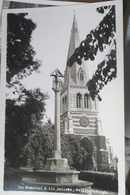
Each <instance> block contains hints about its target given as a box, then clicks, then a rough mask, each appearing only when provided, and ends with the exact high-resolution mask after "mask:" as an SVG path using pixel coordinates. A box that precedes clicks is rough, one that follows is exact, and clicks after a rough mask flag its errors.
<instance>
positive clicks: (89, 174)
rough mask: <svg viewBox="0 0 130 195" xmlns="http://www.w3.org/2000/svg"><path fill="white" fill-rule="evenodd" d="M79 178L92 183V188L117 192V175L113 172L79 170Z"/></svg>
mask: <svg viewBox="0 0 130 195" xmlns="http://www.w3.org/2000/svg"><path fill="white" fill-rule="evenodd" d="M79 179H80V180H85V181H89V182H92V183H93V188H98V189H102V190H109V191H113V192H118V177H117V175H116V174H115V173H104V172H103V173H102V172H93V171H80V174H79Z"/></svg>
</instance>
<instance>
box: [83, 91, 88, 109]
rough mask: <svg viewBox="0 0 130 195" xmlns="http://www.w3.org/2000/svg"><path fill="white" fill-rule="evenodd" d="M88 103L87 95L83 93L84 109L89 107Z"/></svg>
mask: <svg viewBox="0 0 130 195" xmlns="http://www.w3.org/2000/svg"><path fill="white" fill-rule="evenodd" d="M88 101H89V95H88V94H87V93H85V95H84V108H88V107H89V104H88Z"/></svg>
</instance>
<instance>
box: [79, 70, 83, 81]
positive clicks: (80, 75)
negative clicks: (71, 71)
mask: <svg viewBox="0 0 130 195" xmlns="http://www.w3.org/2000/svg"><path fill="white" fill-rule="evenodd" d="M79 79H80V81H83V80H84V73H83V70H81V72H80V73H79Z"/></svg>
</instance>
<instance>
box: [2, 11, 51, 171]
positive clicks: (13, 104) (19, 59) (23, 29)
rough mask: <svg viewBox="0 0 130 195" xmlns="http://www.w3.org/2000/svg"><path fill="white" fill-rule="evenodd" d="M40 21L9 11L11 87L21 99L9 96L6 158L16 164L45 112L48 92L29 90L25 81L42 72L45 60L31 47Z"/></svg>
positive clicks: (8, 46)
mask: <svg viewBox="0 0 130 195" xmlns="http://www.w3.org/2000/svg"><path fill="white" fill-rule="evenodd" d="M35 28H36V24H35V23H34V22H33V21H32V20H31V19H28V17H27V14H8V17H7V77H6V78H7V87H8V88H11V89H12V88H13V93H17V98H16V97H15V98H12V97H8V98H7V99H6V124H5V158H6V161H7V162H8V163H9V164H10V165H11V166H13V167H18V166H19V165H20V163H21V157H20V155H21V153H22V150H23V147H24V145H25V144H26V143H27V141H28V136H29V135H30V134H31V131H32V129H33V128H34V125H35V124H34V121H35V122H39V123H40V124H41V121H42V119H43V117H44V114H45V111H46V110H45V100H46V99H47V98H48V95H47V94H45V93H44V94H43V93H42V92H41V91H40V89H35V90H26V89H25V87H24V86H23V85H22V84H21V81H22V79H23V78H24V77H27V76H30V75H31V74H32V72H34V71H38V69H39V67H40V66H41V63H40V62H39V61H38V60H35V51H34V50H33V47H32V46H31V44H30V43H31V38H32V32H33V30H34V29H35Z"/></svg>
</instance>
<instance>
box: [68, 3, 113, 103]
mask: <svg viewBox="0 0 130 195" xmlns="http://www.w3.org/2000/svg"><path fill="white" fill-rule="evenodd" d="M105 10H109V11H108V13H107V14H106V15H105V17H104V18H103V20H102V21H101V22H100V23H99V25H98V26H97V27H96V28H95V29H94V30H92V31H91V32H90V33H89V34H88V35H87V36H86V39H85V40H84V41H82V42H81V44H80V46H79V47H78V48H76V49H75V52H74V53H73V54H72V56H71V57H70V58H69V59H68V66H70V67H71V66H73V64H74V62H77V63H78V64H79V65H81V63H82V58H84V60H89V59H90V60H92V61H93V60H94V59H95V57H96V55H97V53H98V52H103V51H104V50H105V47H106V45H109V46H110V51H109V53H108V54H107V55H106V56H105V58H104V59H103V61H102V62H101V63H100V64H99V65H98V66H97V70H96V72H95V74H94V76H93V77H92V79H91V80H89V81H88V83H87V86H88V90H89V92H90V96H91V98H92V99H94V98H95V97H96V96H97V97H98V99H99V100H101V97H100V95H99V92H100V90H101V89H102V88H103V87H104V85H106V84H107V83H108V82H109V81H111V80H112V79H113V78H116V76H117V67H116V41H115V32H116V27H115V6H114V5H113V6H105V7H99V8H97V11H98V12H99V13H101V14H103V13H104V12H105Z"/></svg>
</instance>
